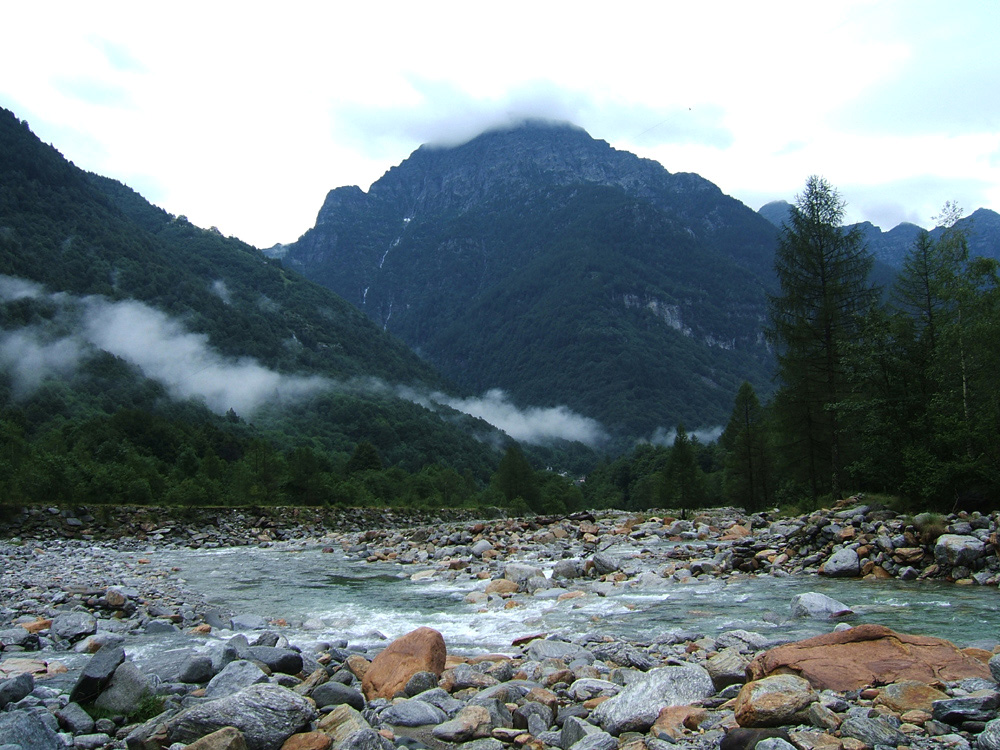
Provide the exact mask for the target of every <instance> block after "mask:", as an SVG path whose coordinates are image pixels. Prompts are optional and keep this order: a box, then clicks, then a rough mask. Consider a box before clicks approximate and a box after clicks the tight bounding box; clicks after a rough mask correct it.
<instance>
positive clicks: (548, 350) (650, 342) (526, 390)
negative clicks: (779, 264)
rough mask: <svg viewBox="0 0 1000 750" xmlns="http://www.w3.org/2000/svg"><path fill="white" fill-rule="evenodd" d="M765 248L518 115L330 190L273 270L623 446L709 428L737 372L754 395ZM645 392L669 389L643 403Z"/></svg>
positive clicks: (712, 193) (707, 196) (642, 164)
mask: <svg viewBox="0 0 1000 750" xmlns="http://www.w3.org/2000/svg"><path fill="white" fill-rule="evenodd" d="M775 238H776V232H775V230H774V228H773V227H772V226H771V225H770V224H769V223H768V222H767V221H765V220H764V219H762V218H761V217H760V216H758V215H757V214H756V213H755V212H754V211H752V210H751V209H749V208H748V207H746V206H745V205H743V204H742V203H740V202H739V201H737V200H736V199H734V198H731V197H729V196H726V195H725V194H723V193H722V191H721V190H720V189H719V188H718V187H717V186H715V185H713V184H712V183H711V182H709V181H707V180H705V179H703V178H701V177H699V176H698V175H694V174H690V173H678V174H674V173H670V172H668V171H667V170H666V169H665V168H664V167H663V166H662V165H660V164H658V163H657V162H654V161H652V160H648V159H641V158H640V157H638V156H636V155H634V154H630V153H629V152H625V151H618V150H617V149H614V148H612V147H611V146H609V145H608V144H607V143H606V142H604V141H599V140H596V139H593V138H591V137H590V136H589V135H588V134H587V133H586V132H585V131H583V130H582V129H579V128H575V127H571V126H565V125H560V124H551V123H541V124H540V123H537V122H533V123H529V124H527V125H521V126H518V127H514V128H507V129H501V130H496V131H490V132H487V133H484V134H482V135H480V136H478V137H476V138H473V139H471V140H470V141H468V142H466V143H464V144H462V145H460V146H456V147H434V148H428V147H421V148H419V149H417V150H416V151H414V152H413V153H412V154H411V155H410V156H409V157H408V158H407V159H405V160H403V161H402V162H401V163H400V164H399V165H398V166H395V167H393V168H392V169H390V170H388V171H387V172H386V173H385V174H384V175H383V177H382V178H381V179H380V180H378V181H376V182H375V183H373V185H372V186H371V188H370V189H369V191H368V192H367V193H365V192H364V191H362V190H360V188H357V187H353V186H351V187H341V188H335V189H333V190H331V191H330V192H329V193H328V194H327V196H326V199H325V200H324V203H323V207H322V208H321V209H320V211H319V213H318V215H317V222H316V225H315V226H314V227H312V228H311V229H309V230H307V231H306V232H305V233H304V234H303V235H302V236H301V237H300V238H299V240H298V241H297V242H295V243H292V244H291V245H288V246H284V247H283V248H282V250H283V251H285V252H284V255H283V257H282V262H283V263H285V264H287V265H289V266H290V267H292V268H295V269H296V270H299V271H301V272H303V273H304V274H305V275H306V276H307V277H309V278H312V279H313V280H315V281H317V282H319V283H322V284H324V285H326V286H328V287H329V288H331V289H333V290H334V291H336V292H337V293H338V294H340V295H341V296H343V297H344V298H345V299H347V300H348V301H351V302H353V303H354V304H355V305H357V306H358V307H359V308H360V309H362V310H364V311H365V312H366V313H367V314H368V315H369V316H370V317H372V318H373V319H374V320H376V322H378V323H380V324H381V325H382V326H383V327H385V328H386V329H387V330H390V331H392V332H394V333H396V334H397V335H399V336H400V337H401V338H403V339H404V340H405V341H406V342H407V343H408V344H409V345H410V346H411V347H412V348H414V350H415V351H418V352H419V353H421V355H422V356H425V357H427V358H428V360H429V361H431V362H432V363H433V364H434V365H435V366H437V367H438V368H439V369H440V370H441V371H442V372H444V373H445V375H446V377H449V378H451V379H453V380H454V381H455V382H457V383H459V384H460V385H461V386H462V387H465V388H468V389H472V390H474V391H480V392H482V391H485V390H488V389H490V388H494V387H500V388H503V389H504V390H505V391H508V392H510V393H511V394H512V395H513V396H514V397H515V398H517V399H521V400H524V401H528V402H530V403H541V404H547V405H554V404H565V405H567V406H569V407H570V408H571V409H573V410H575V411H578V412H580V413H582V414H585V415H586V416H590V417H594V418H596V419H599V420H600V421H601V422H602V423H604V424H605V425H608V426H609V429H611V430H612V432H617V433H618V434H620V435H628V436H631V437H633V438H634V437H639V436H642V435H646V436H648V435H650V434H652V433H653V432H654V430H656V429H657V428H667V429H669V428H670V427H671V426H673V425H675V424H676V422H677V421H679V420H685V421H687V422H688V423H694V426H697V425H704V424H706V423H712V424H717V423H718V422H719V421H721V420H722V419H723V418H724V416H725V414H727V413H728V410H729V408H730V407H731V399H732V394H733V393H735V390H736V389H737V388H738V386H739V383H740V382H742V379H743V378H745V377H749V378H751V379H752V380H754V381H756V383H755V384H756V385H758V386H759V387H761V389H762V390H763V391H766V390H767V389H768V379H769V369H768V368H769V366H770V365H769V360H770V353H769V351H768V350H767V347H766V343H765V342H764V341H763V338H762V336H761V335H760V324H761V321H762V319H763V316H764V315H765V310H764V305H765V292H766V289H767V288H768V285H769V284H770V283H772V269H771V255H772V253H773V247H774V243H775ZM706 269H711V270H708V271H706ZM724 279H739V282H738V284H735V283H733V284H729V283H722V280H724ZM711 298H717V299H718V300H720V303H719V304H713V302H712V300H711ZM723 301H724V304H723ZM543 341H544V342H545V345H544V346H542V345H540V344H539V343H538V342H543ZM706 349H707V350H709V354H708V356H706V352H705V350H706ZM712 352H714V354H713V353H712ZM720 352H722V354H720ZM559 357H564V358H565V357H568V359H565V361H564V363H563V366H562V367H561V366H560V364H559V362H558V359H559ZM675 360H676V361H675ZM626 362H631V363H632V365H633V367H629V366H628V365H627V364H626ZM640 363H641V366H638V365H639V364H640ZM565 367H569V368H576V370H577V375H576V381H577V382H576V383H575V384H576V385H578V386H581V388H582V390H583V391H585V392H584V393H581V392H580V390H581V389H577V388H574V378H573V377H570V376H569V375H568V374H567V373H566V372H564V371H560V370H563V369H564V368H565ZM643 370H646V372H647V375H648V377H646V378H645V379H644V378H643V376H642V375H641V371H643ZM644 381H645V382H644ZM657 381H659V383H660V384H661V385H660V387H661V388H662V389H663V390H664V391H665V392H666V391H670V390H671V389H675V388H677V386H678V385H679V384H681V383H683V388H682V389H681V390H682V391H683V393H678V394H677V395H676V396H675V395H674V394H670V395H666V394H665V393H664V394H663V395H661V396H660V397H659V398H657V397H654V396H651V395H650V393H649V392H650V391H652V390H654V389H655V388H656V387H657ZM709 392H711V393H709ZM640 393H642V395H637V394H640ZM623 394H625V395H623ZM629 394H632V395H629ZM615 402H617V406H611V404H612V403H615ZM625 402H627V403H625ZM653 402H658V403H657V404H655V405H654V403H653ZM667 402H670V404H671V405H670V406H669V407H667V406H665V405H666V404H667ZM651 407H653V408H651Z"/></svg>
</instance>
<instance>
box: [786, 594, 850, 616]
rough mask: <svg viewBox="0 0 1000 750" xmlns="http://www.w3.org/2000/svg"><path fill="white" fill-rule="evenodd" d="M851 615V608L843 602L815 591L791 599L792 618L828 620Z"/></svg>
mask: <svg viewBox="0 0 1000 750" xmlns="http://www.w3.org/2000/svg"><path fill="white" fill-rule="evenodd" d="M853 614H854V612H853V611H852V610H851V608H850V607H848V606H847V605H846V604H844V603H843V602H839V601H837V600H836V599H834V598H833V597H830V596H827V595H826V594H818V593H816V592H815V591H809V592H807V593H805V594H799V595H798V596H796V597H794V598H793V599H792V617H814V618H817V619H823V620H828V619H833V618H838V617H846V616H848V615H853Z"/></svg>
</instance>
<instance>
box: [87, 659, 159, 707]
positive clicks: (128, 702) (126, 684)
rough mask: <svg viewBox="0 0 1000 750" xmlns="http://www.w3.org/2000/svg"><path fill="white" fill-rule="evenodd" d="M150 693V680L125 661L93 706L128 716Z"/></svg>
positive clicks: (151, 689)
mask: <svg viewBox="0 0 1000 750" xmlns="http://www.w3.org/2000/svg"><path fill="white" fill-rule="evenodd" d="M152 691H153V684H152V682H151V681H150V679H149V678H148V677H147V676H146V675H144V674H143V673H142V672H140V671H139V668H138V667H137V666H136V665H135V664H133V663H132V662H130V661H126V662H123V663H122V664H120V665H119V666H118V668H117V669H116V670H115V673H114V674H113V675H112V676H111V680H110V681H109V682H108V686H107V687H106V688H104V690H103V691H101V694H100V695H99V696H97V699H96V700H95V701H94V705H95V706H97V707H98V708H101V709H104V710H105V711H109V712H111V713H113V714H120V715H122V716H128V715H129V714H131V713H135V710H136V709H137V708H138V707H139V703H140V702H141V701H142V699H143V698H145V697H146V696H147V695H149V694H150V693H151V692H152Z"/></svg>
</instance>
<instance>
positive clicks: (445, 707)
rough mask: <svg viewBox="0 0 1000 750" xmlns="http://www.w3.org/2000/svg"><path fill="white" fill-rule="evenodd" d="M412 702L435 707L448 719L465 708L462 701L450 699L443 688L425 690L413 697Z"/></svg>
mask: <svg viewBox="0 0 1000 750" xmlns="http://www.w3.org/2000/svg"><path fill="white" fill-rule="evenodd" d="M413 700H416V701H424V702H426V703H430V704H431V705H433V706H437V707H438V708H440V709H441V710H442V711H444V712H445V713H446V714H447V715H448V717H449V718H451V717H453V716H454V715H455V714H457V713H458V712H459V711H461V710H462V708H463V707H464V706H465V704H464V703H462V701H460V700H458V699H457V698H452V697H451V695H449V694H448V691H447V690H445V689H444V688H433V689H432V690H425V691H424V692H422V693H420V694H419V695H415V696H413Z"/></svg>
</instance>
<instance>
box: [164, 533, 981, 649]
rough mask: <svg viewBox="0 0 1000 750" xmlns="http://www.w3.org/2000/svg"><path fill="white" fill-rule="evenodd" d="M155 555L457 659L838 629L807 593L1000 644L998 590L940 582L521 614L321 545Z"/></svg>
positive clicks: (618, 593) (247, 609)
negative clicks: (412, 636) (589, 643)
mask: <svg viewBox="0 0 1000 750" xmlns="http://www.w3.org/2000/svg"><path fill="white" fill-rule="evenodd" d="M151 556H152V557H154V558H155V562H156V563H158V564H160V565H164V566H177V567H179V568H180V571H179V572H178V573H177V575H178V576H179V577H180V578H182V579H183V581H184V582H185V585H186V586H187V587H188V588H189V589H190V590H192V591H193V592H196V593H198V594H199V595H200V596H201V597H203V598H205V599H206V600H208V601H209V602H212V603H214V604H217V605H218V606H219V607H220V608H226V609H229V610H231V611H232V612H234V613H236V614H254V615H261V616H263V617H266V618H268V619H271V618H284V619H285V620H287V621H288V622H289V623H290V624H291V629H292V630H293V631H298V630H300V629H301V627H302V624H303V623H304V622H306V621H309V620H311V621H312V622H311V623H310V624H309V632H310V635H311V637H313V638H315V639H341V638H343V639H347V640H348V641H350V642H351V643H353V644H358V645H370V644H374V643H375V642H377V641H379V640H380V639H381V636H384V637H388V638H394V637H396V636H398V635H401V634H403V633H405V632H408V631H409V630H412V629H413V628H415V627H418V626H420V625H427V626H430V627H433V628H435V629H437V630H439V631H440V632H441V633H443V634H444V636H445V640H446V642H447V643H448V645H449V649H450V650H459V651H463V650H464V651H496V650H504V649H506V648H509V647H510V645H511V641H512V640H513V639H515V638H518V637H520V636H524V635H529V634H534V633H549V634H562V635H567V636H572V635H579V634H582V633H601V634H608V635H614V636H619V637H624V638H628V639H632V640H637V641H652V640H654V639H656V638H658V637H660V636H662V635H665V634H667V633H669V631H671V630H685V631H696V632H698V633H703V634H705V635H709V636H711V635H714V634H718V633H721V632H723V631H725V630H732V629H738V628H742V629H746V630H751V631H755V632H759V633H762V634H764V635H767V636H771V637H774V638H781V639H798V638H804V637H808V636H811V635H818V634H820V633H824V632H828V631H829V630H831V629H832V627H833V623H831V622H830V621H827V620H813V619H803V618H795V619H793V618H792V617H791V609H790V604H791V600H792V598H793V597H794V596H795V595H796V594H800V593H805V592H808V591H816V592H820V593H824V594H827V595H828V596H831V597H833V598H835V599H837V600H839V601H841V602H843V603H844V604H846V605H847V606H848V607H850V608H851V609H853V610H854V612H855V615H854V616H853V617H851V618H849V619H848V620H847V621H848V622H850V623H852V624H860V623H877V624H881V625H886V626H888V627H890V628H893V629H894V630H897V631H900V632H906V633H912V634H918V635H931V636H938V637H941V638H947V639H948V640H951V641H953V642H955V643H957V644H959V645H961V646H968V645H973V644H975V645H982V646H986V647H992V646H993V645H994V644H995V643H997V642H998V641H1000V624H998V618H997V607H998V604H1000V592H998V591H997V589H995V588H992V587H981V586H955V585H953V584H949V583H943V582H932V581H910V582H905V581H899V580H895V579H890V580H877V581H864V580H856V579H851V580H845V579H828V578H821V577H819V576H794V577H775V576H734V577H731V578H729V579H721V578H720V579H708V580H704V581H698V582H694V583H672V582H669V581H668V580H666V579H660V581H656V582H655V583H654V585H639V586H630V587H614V588H613V589H610V590H608V591H607V592H606V595H603V596H599V595H597V594H595V593H588V594H587V595H586V596H583V597H580V598H577V599H570V600H566V601H561V602H560V601H555V600H554V599H546V598H544V597H537V596H535V597H532V596H528V597H519V598H518V599H519V601H523V603H524V605H523V606H519V607H515V608H512V609H503V608H494V607H490V608H489V609H487V608H485V607H484V606H483V605H473V604H468V603H466V602H465V601H464V598H465V596H466V595H467V594H468V593H470V592H471V591H474V590H476V589H482V588H483V587H485V585H486V583H487V582H486V581H478V580H469V579H466V578H459V579H458V580H455V581H448V580H442V579H441V578H439V577H438V576H439V575H440V574H436V575H435V576H433V577H430V578H427V579H423V580H411V579H410V576H412V575H413V574H414V573H416V572H417V571H419V570H427V568H426V567H425V568H420V567H418V566H413V565H406V566H404V565H399V564H393V563H376V564H368V563H364V562H359V561H356V560H351V559H348V558H346V557H345V556H343V555H342V554H340V553H339V552H335V553H333V554H330V553H323V552H321V550H320V548H319V547H315V548H307V549H294V550H293V549H280V548H267V549H262V548H252V547H242V548H232V549H222V550H163V551H160V552H157V553H156V554H155V555H151ZM543 567H544V566H543ZM428 575H429V573H428ZM661 581H662V582H661ZM379 634H381V636H380V635H379Z"/></svg>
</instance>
